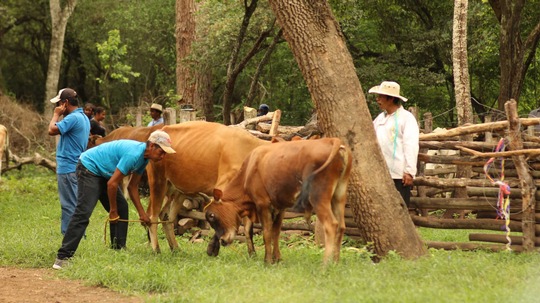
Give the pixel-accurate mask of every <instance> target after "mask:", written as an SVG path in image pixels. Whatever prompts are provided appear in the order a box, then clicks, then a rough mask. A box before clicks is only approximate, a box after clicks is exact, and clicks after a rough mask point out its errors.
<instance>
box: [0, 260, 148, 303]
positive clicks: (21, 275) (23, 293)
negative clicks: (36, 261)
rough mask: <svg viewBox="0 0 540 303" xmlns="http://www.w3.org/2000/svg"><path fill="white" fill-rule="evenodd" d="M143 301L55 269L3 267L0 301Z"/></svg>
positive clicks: (76, 302)
mask: <svg viewBox="0 0 540 303" xmlns="http://www.w3.org/2000/svg"><path fill="white" fill-rule="evenodd" d="M23 302H24V303H37V302H39V303H42V302H51V303H64V302H65V303H68V302H69V303H101V302H103V303H105V302H107V303H110V302H119V303H139V302H142V300H141V299H139V298H136V297H128V296H125V295H122V294H119V293H117V292H114V291H112V290H109V289H107V288H103V287H94V286H85V285H84V284H83V283H82V282H80V281H72V280H62V279H59V278H57V277H56V275H55V273H54V270H53V269H27V268H25V269H20V268H13V267H0V303H23Z"/></svg>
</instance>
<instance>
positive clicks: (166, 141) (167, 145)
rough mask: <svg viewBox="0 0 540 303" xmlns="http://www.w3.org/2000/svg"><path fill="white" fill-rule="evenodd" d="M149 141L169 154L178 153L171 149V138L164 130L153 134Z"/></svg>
mask: <svg viewBox="0 0 540 303" xmlns="http://www.w3.org/2000/svg"><path fill="white" fill-rule="evenodd" d="M148 141H149V142H152V143H154V144H157V145H159V147H161V149H163V150H164V151H165V152H166V153H168V154H176V151H175V150H174V149H173V148H172V147H171V137H169V134H167V133H166V132H164V131H162V130H156V131H154V132H153V133H151V134H150V137H149V138H148Z"/></svg>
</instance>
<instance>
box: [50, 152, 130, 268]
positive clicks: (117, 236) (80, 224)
mask: <svg viewBox="0 0 540 303" xmlns="http://www.w3.org/2000/svg"><path fill="white" fill-rule="evenodd" d="M76 174H77V181H78V191H77V207H76V208H75V212H74V213H73V216H72V217H71V220H70V221H69V225H68V227H67V230H66V233H65V235H64V238H63V239H62V246H61V247H60V249H58V254H57V257H58V259H68V258H71V257H73V255H74V254H75V251H76V250H77V248H78V247H79V243H80V242H81V239H82V237H83V236H84V232H85V230H86V227H88V224H89V223H90V216H91V215H92V212H93V211H94V208H95V206H96V204H97V201H98V200H99V201H100V202H101V204H102V205H103V208H105V210H106V211H107V213H108V212H109V210H110V205H109V197H108V196H107V181H108V179H106V178H103V177H100V176H97V175H94V174H93V173H92V172H90V171H89V170H88V169H86V168H85V167H84V165H82V164H81V163H79V164H77V172H76ZM116 204H117V207H118V215H119V216H120V219H123V220H128V219H129V217H128V215H129V210H128V204H127V201H126V199H125V198H124V195H123V194H122V190H121V188H120V187H118V189H117V192H116ZM110 230H111V247H112V248H113V249H121V248H125V247H126V239H127V230H128V222H117V223H114V224H113V223H111V224H110Z"/></svg>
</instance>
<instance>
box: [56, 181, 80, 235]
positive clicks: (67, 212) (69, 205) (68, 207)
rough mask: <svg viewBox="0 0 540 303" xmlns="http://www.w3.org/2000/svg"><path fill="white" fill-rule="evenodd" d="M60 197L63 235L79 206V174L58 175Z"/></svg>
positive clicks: (61, 230)
mask: <svg viewBox="0 0 540 303" xmlns="http://www.w3.org/2000/svg"><path fill="white" fill-rule="evenodd" d="M56 179H57V181H58V197H59V198H60V208H61V209H62V221H61V222H62V223H61V224H60V232H62V235H64V234H65V233H66V229H67V226H68V224H69V220H70V219H71V216H72V215H73V212H74V211H75V207H76V206H77V174H76V173H67V174H58V175H57V176H56Z"/></svg>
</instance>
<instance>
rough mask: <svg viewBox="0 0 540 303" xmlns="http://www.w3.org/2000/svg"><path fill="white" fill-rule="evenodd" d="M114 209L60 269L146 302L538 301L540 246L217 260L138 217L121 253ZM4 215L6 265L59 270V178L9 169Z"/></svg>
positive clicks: (294, 248)
mask: <svg viewBox="0 0 540 303" xmlns="http://www.w3.org/2000/svg"><path fill="white" fill-rule="evenodd" d="M131 211H132V213H131V217H132V218H136V217H137V216H136V214H135V211H134V209H133V207H132V208H131ZM106 217H107V214H106V213H105V211H104V210H103V209H102V207H101V205H99V204H98V206H97V207H96V210H95V211H94V214H93V216H92V218H91V223H90V226H89V228H88V230H87V238H86V239H83V241H82V242H81V245H80V247H79V250H78V251H77V254H76V256H75V257H74V258H73V260H72V261H71V265H70V266H69V267H68V268H66V269H65V270H62V271H54V274H55V275H57V276H59V277H62V278H66V279H81V280H84V281H86V282H87V284H88V285H100V286H105V287H108V288H111V289H114V290H116V291H119V292H122V293H126V294H130V295H136V296H139V297H141V298H143V300H144V301H145V302H250V303H252V302H310V303H311V302H325V303H327V302H495V301H500V300H505V301H509V302H536V301H537V300H538V299H537V298H538V297H539V296H540V288H539V287H538V285H539V283H540V266H538V265H539V264H540V254H536V253H535V254H516V253H511V252H500V253H491V252H485V251H476V252H463V251H442V250H430V251H429V253H428V255H427V256H426V257H424V258H421V259H420V260H417V261H406V260H402V259H401V258H399V256H397V255H395V254H390V256H388V257H387V258H386V259H384V260H383V261H382V262H380V263H378V264H373V263H372V262H371V261H370V258H369V257H370V254H369V253H368V252H367V251H366V249H365V248H364V247H361V246H357V247H354V246H352V245H351V244H347V245H346V246H344V247H343V248H342V259H341V263H340V264H338V265H334V266H331V267H329V268H327V269H323V268H322V266H321V264H322V254H323V251H322V249H320V248H318V247H316V246H315V245H314V244H313V242H312V241H311V239H305V238H301V237H289V238H288V239H287V241H282V243H281V244H282V245H281V247H282V249H281V251H282V255H283V261H282V262H281V263H279V264H277V265H273V266H266V265H264V264H263V249H262V240H261V239H260V237H256V239H255V240H256V244H257V252H258V253H257V256H255V257H254V258H249V257H248V256H247V249H246V247H245V245H244V244H241V243H238V244H233V245H232V246H231V247H222V248H221V251H220V255H219V257H217V258H212V257H208V256H207V255H206V245H207V243H208V239H205V241H204V242H202V243H191V242H189V240H188V237H187V236H186V237H178V241H179V244H180V251H179V252H177V253H174V254H173V253H171V252H170V251H169V250H168V248H167V247H168V246H167V244H166V241H165V239H164V236H163V233H162V231H161V230H160V245H161V248H162V253H161V254H154V253H152V252H151V249H150V247H149V246H148V244H147V240H146V235H145V231H144V229H143V227H141V226H140V225H139V224H136V223H134V224H131V225H130V230H129V235H128V249H127V250H124V251H113V250H110V249H108V248H107V247H106V245H105V243H104V223H105V219H106ZM0 222H1V223H0V226H1V227H2V229H1V231H0V241H1V243H2V245H0V266H16V267H35V268H51V265H52V263H53V262H54V259H55V255H56V251H57V249H58V247H59V246H60V243H61V240H62V237H61V235H60V206H59V202H58V197H57V193H56V177H55V176H54V175H53V174H51V173H49V172H48V171H46V170H43V169H41V168H35V167H31V166H26V167H24V168H23V170H22V171H20V172H9V173H8V174H7V175H4V176H2V182H1V183H0ZM418 230H419V231H420V234H421V236H422V237H423V238H424V239H429V240H437V241H443V240H444V241H467V238H466V237H467V233H468V232H467V231H460V230H432V229H431V230H430V229H423V228H419V229H418ZM348 243H349V242H348ZM351 243H353V242H351ZM51 271H53V270H52V269H51Z"/></svg>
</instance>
